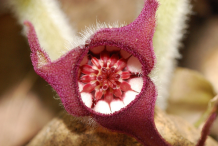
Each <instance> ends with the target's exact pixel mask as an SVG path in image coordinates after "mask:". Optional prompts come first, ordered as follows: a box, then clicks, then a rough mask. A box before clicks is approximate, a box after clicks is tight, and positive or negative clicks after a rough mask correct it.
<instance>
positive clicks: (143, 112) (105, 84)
mask: <svg viewBox="0 0 218 146" xmlns="http://www.w3.org/2000/svg"><path fill="white" fill-rule="evenodd" d="M157 7H158V3H157V1H156V0H146V1H145V4H144V8H143V10H142V12H141V14H140V15H139V16H138V18H137V19H136V20H135V21H134V22H132V23H131V24H129V25H127V26H124V27H121V28H105V29H101V30H99V31H97V32H96V33H94V34H93V35H92V36H91V37H90V39H89V40H87V42H86V44H85V45H84V46H78V47H77V48H73V49H72V50H71V51H69V52H68V53H67V54H65V55H63V56H62V57H61V58H59V59H58V60H56V61H51V60H50V58H49V56H48V55H47V54H46V52H45V51H44V50H43V49H42V48H41V47H40V44H39V42H38V39H37V35H36V33H35V30H34V27H33V25H32V24H31V23H30V22H25V25H26V26H27V27H28V28H29V32H28V40H29V44H30V48H31V51H32V54H31V59H32V63H33V66H34V69H35V71H36V72H37V73H38V74H39V75H40V76H41V77H42V78H44V79H45V80H46V81H47V82H48V83H49V84H50V85H51V86H52V87H53V88H54V89H55V90H56V92H57V93H58V95H59V96H60V98H61V101H62V103H63V105H64V107H65V109H66V110H67V112H68V113H70V114H72V115H74V116H92V117H93V118H94V119H95V120H96V121H97V122H98V123H99V124H101V125H102V126H104V127H106V128H109V129H112V130H116V131H120V132H123V133H127V134H129V135H132V136H134V137H135V138H137V139H138V140H139V141H140V142H141V143H142V144H144V145H146V146H150V145H152V146H153V145H161V146H167V145H169V144H168V143H167V142H166V141H165V140H164V139H163V138H162V137H161V136H160V134H159V133H158V131H157V129H156V127H155V124H154V107H155V101H156V96H157V93H156V89H155V86H154V83H153V82H152V81H151V79H150V78H149V76H148V74H149V73H150V72H151V70H152V69H153V67H154V63H155V57H154V51H153V46H152V39H153V35H154V28H155V25H156V24H155V12H156V10H157Z"/></svg>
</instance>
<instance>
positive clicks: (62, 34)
mask: <svg viewBox="0 0 218 146" xmlns="http://www.w3.org/2000/svg"><path fill="white" fill-rule="evenodd" d="M7 3H8V6H10V8H11V10H12V11H13V12H14V14H15V16H16V17H17V18H18V20H19V22H20V24H21V25H23V23H24V21H30V22H31V23H32V24H33V26H34V28H35V30H36V33H37V37H38V39H39V43H40V46H41V47H42V48H43V49H44V50H45V51H46V52H47V53H48V55H49V57H50V58H51V60H55V59H58V58H59V57H60V56H62V55H63V54H64V53H66V52H67V51H69V49H72V47H71V46H70V45H72V44H70V43H69V42H74V41H76V40H77V39H78V38H77V36H76V35H75V34H76V33H75V31H73V30H72V28H71V26H70V25H69V24H68V20H67V17H66V16H65V14H64V13H63V12H62V10H61V9H60V6H59V3H58V1H56V0H8V1H7Z"/></svg>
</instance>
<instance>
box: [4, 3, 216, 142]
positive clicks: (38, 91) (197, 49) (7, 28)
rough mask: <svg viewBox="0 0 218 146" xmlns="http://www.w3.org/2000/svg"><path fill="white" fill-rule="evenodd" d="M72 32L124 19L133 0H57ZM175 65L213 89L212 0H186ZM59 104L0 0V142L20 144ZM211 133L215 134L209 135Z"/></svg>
mask: <svg viewBox="0 0 218 146" xmlns="http://www.w3.org/2000/svg"><path fill="white" fill-rule="evenodd" d="M59 1H60V4H61V7H62V9H63V11H64V12H65V13H66V15H67V17H68V19H69V22H70V23H71V25H72V27H74V28H75V29H76V30H77V31H78V32H80V31H82V30H84V29H85V28H86V26H90V25H92V24H95V23H96V19H97V20H98V21H100V22H116V21H118V22H120V23H123V22H125V23H127V24H128V23H130V22H132V21H133V20H134V19H135V17H136V13H135V11H136V8H137V6H136V5H135V1H133V0H110V1H108V0H59ZM191 3H192V5H193V11H192V13H191V15H190V19H189V21H187V24H188V29H187V32H186V33H185V35H184V38H183V40H182V45H181V47H180V52H181V54H182V57H181V59H179V60H178V66H180V67H185V68H189V69H193V70H195V71H198V72H199V73H201V74H202V75H203V76H204V77H205V78H206V80H208V81H209V82H210V83H211V84H212V86H213V89H214V90H215V91H216V92H217V91H218V17H217V16H218V1H217V0H192V1H191ZM61 110H64V109H63V107H62V106H61V104H60V100H59V99H58V96H57V95H56V93H55V91H53V90H52V89H51V87H50V86H49V85H48V84H47V83H46V82H45V81H44V80H42V79H41V78H40V77H38V76H37V75H36V74H35V72H34V71H33V67H32V64H31V60H30V49H29V46H28V42H27V39H26V38H25V37H24V36H23V35H22V27H21V26H20V25H19V24H18V22H17V20H16V18H15V17H13V14H12V13H11V12H10V11H9V10H8V8H7V7H5V5H4V0H0V123H1V124H0V145H1V146H10V145H12V146H13V145H25V144H27V143H28V142H29V141H30V140H31V139H32V138H33V137H34V136H35V135H36V134H37V132H38V131H39V130H40V129H42V127H43V126H44V125H46V124H47V123H48V122H49V121H50V120H51V119H52V118H53V117H54V116H55V115H57V113H58V112H59V111H61ZM214 138H215V139H216V138H217V135H216V134H215V135H214Z"/></svg>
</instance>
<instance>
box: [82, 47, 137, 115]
mask: <svg viewBox="0 0 218 146" xmlns="http://www.w3.org/2000/svg"><path fill="white" fill-rule="evenodd" d="M103 47H104V49H103V50H102V51H100V52H99V53H95V51H90V52H89V54H88V55H87V56H86V57H85V58H84V60H83V61H82V63H81V67H80V71H81V73H80V74H79V81H80V83H79V85H80V92H81V97H82V100H83V101H84V103H85V104H86V105H87V106H88V107H90V108H93V109H94V110H97V111H98V107H99V105H98V104H103V105H104V106H106V105H105V103H107V104H108V106H109V111H110V112H114V111H117V110H116V109H115V108H114V107H113V104H114V101H116V102H119V103H120V105H118V106H119V107H120V106H121V107H120V108H122V107H124V106H125V105H126V104H127V103H125V102H124V98H125V93H126V92H127V91H131V92H134V93H136V94H138V90H134V89H132V87H131V85H130V82H129V80H130V79H133V78H138V77H139V75H140V74H139V73H136V72H131V71H130V70H129V69H128V65H127V62H128V60H129V58H131V57H132V56H131V55H130V54H128V53H126V54H127V55H126V56H125V59H124V58H123V57H122V56H123V55H122V54H121V53H120V52H121V51H120V49H119V48H117V49H115V51H114V50H113V51H107V49H105V48H106V47H105V46H103ZM109 48H111V47H109ZM113 48H114V47H113ZM109 50H110V49H109ZM93 52H94V53H93ZM140 90H141V89H140ZM140 90H139V91H140ZM133 96H134V97H135V96H136V95H133ZM116 108H117V107H116ZM120 108H119V109H120ZM103 113H104V112H103Z"/></svg>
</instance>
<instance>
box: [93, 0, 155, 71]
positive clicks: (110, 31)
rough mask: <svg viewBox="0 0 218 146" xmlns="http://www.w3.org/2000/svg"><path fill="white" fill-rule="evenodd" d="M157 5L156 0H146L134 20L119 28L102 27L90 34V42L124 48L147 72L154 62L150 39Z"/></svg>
mask: <svg viewBox="0 0 218 146" xmlns="http://www.w3.org/2000/svg"><path fill="white" fill-rule="evenodd" d="M157 6H158V2H157V1H156V0H147V1H146V2H145V5H144V8H143V10H142V12H141V14H140V15H139V17H138V18H137V19H136V20H135V21H134V22H132V23H131V24H129V25H127V26H124V27H121V28H106V29H102V30H100V31H98V32H97V33H95V34H94V35H93V36H92V38H91V43H90V44H91V45H95V44H98V45H99V46H100V45H110V46H116V47H118V48H121V49H124V50H126V51H127V52H129V53H131V54H132V55H134V56H135V57H137V58H138V59H139V60H140V62H141V63H142V64H143V67H144V68H145V71H146V72H145V73H146V74H148V73H149V72H150V71H151V70H152V68H153V67H154V62H155V57H154V52H153V46H152V39H153V35H154V28H155V12H156V9H157ZM140 56H141V57H140ZM139 57H140V58H139Z"/></svg>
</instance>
